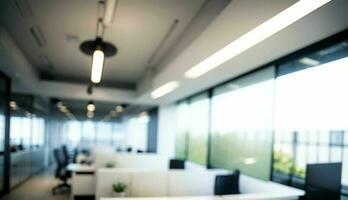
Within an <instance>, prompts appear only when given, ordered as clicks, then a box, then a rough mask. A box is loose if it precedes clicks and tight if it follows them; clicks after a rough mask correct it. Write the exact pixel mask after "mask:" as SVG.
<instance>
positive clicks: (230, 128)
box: [176, 30, 348, 193]
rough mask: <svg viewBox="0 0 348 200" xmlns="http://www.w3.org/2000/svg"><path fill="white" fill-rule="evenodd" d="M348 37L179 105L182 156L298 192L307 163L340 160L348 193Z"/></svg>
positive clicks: (319, 45)
mask: <svg viewBox="0 0 348 200" xmlns="http://www.w3.org/2000/svg"><path fill="white" fill-rule="evenodd" d="M347 38H348V30H347V31H344V32H342V33H338V34H336V35H335V36H332V37H330V38H328V39H326V40H324V41H321V42H319V43H317V44H314V45H312V46H310V47H307V48H305V49H303V50H300V51H299V52H296V53H294V54H291V55H289V56H286V57H284V58H281V59H279V60H277V61H274V62H272V63H270V64H269V65H268V66H265V67H262V68H260V69H258V70H254V71H253V72H249V73H247V74H244V75H242V76H240V77H237V78H235V79H233V80H231V81H229V82H225V83H223V84H220V85H218V86H216V87H213V88H210V89H208V90H207V92H206V94H209V95H205V96H204V95H203V97H202V96H201V97H199V96H193V97H190V98H188V99H185V100H183V101H180V102H179V103H178V104H177V117H178V119H177V122H178V130H177V135H176V157H178V158H183V159H188V160H190V161H194V162H196V163H198V164H202V165H206V166H207V167H214V168H225V169H240V170H241V171H242V173H244V174H247V175H250V176H253V177H256V178H260V179H263V180H273V181H276V182H280V183H283V184H287V185H292V186H295V187H299V188H303V187H304V184H305V183H304V176H305V172H306V165H307V164H310V163H327V162H342V163H343V168H342V169H343V172H342V185H343V188H344V190H343V193H346V192H347V193H348V190H347V189H348V188H347V186H348V40H347ZM202 99H203V101H202ZM203 102H205V103H203ZM198 124H199V125H198ZM201 136H202V138H207V140H200V137H201ZM202 141H204V142H202ZM198 144H199V145H198ZM204 145H206V146H205V147H203V146H204ZM195 150H197V151H199V153H198V152H195ZM197 155H199V156H197ZM203 155H207V160H204V159H201V158H202V157H204V156H203ZM197 158H198V159H197Z"/></svg>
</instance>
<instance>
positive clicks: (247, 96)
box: [210, 67, 274, 180]
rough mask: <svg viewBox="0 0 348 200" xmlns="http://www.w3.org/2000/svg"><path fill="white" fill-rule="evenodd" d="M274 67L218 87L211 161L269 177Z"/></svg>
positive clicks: (214, 109)
mask: <svg viewBox="0 0 348 200" xmlns="http://www.w3.org/2000/svg"><path fill="white" fill-rule="evenodd" d="M273 78H274V68H273V67H270V68H267V69H265V70H261V71H258V72H255V73H253V74H251V75H248V76H246V77H242V78H240V79H237V80H235V81H232V82H231V83H227V84H226V85H223V86H221V87H218V88H216V89H215V90H214V92H213V93H214V96H213V98H212V117H211V118H212V140H211V142H212V143H211V155H210V157H211V164H212V166H213V167H222V168H227V169H240V170H241V172H242V173H245V174H247V175H250V176H254V177H258V178H261V179H264V180H268V179H269V177H270V173H269V172H270V170H269V169H270V168H271V153H272V151H271V149H272V127H273V121H272V119H273V98H274V96H273V91H274V79H273Z"/></svg>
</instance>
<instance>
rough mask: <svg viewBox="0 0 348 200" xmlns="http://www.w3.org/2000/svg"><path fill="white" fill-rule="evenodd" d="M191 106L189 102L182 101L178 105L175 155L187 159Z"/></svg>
mask: <svg viewBox="0 0 348 200" xmlns="http://www.w3.org/2000/svg"><path fill="white" fill-rule="evenodd" d="M188 109H189V107H188V102H181V103H179V104H178V106H177V111H176V113H177V120H176V121H177V123H178V124H177V127H178V128H177V133H176V137H175V157H176V158H179V159H186V154H187V142H188V141H187V138H188V126H189V121H188V120H189V110H188Z"/></svg>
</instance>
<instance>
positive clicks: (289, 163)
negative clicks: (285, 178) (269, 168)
mask: <svg viewBox="0 0 348 200" xmlns="http://www.w3.org/2000/svg"><path fill="white" fill-rule="evenodd" d="M273 170H274V171H275V172H281V173H284V174H288V175H295V176H298V177H301V178H304V177H305V174H306V171H305V169H304V168H302V167H299V166H296V164H295V161H294V158H293V156H292V155H290V154H287V153H284V152H282V151H274V152H273Z"/></svg>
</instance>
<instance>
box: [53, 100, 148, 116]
mask: <svg viewBox="0 0 348 200" xmlns="http://www.w3.org/2000/svg"><path fill="white" fill-rule="evenodd" d="M57 102H62V103H63V105H64V106H66V107H67V108H68V109H69V111H70V112H71V113H72V114H73V115H74V117H75V118H76V119H77V120H80V121H85V120H88V118H87V104H88V103H89V101H87V100H76V99H52V105H53V107H52V110H51V111H52V113H53V114H54V115H55V116H58V117H66V115H65V114H64V113H63V112H61V111H59V108H58V106H55V105H57ZM93 104H94V105H95V108H96V109H95V111H94V112H93V113H94V116H93V118H92V120H95V121H101V120H104V121H117V120H121V119H122V118H123V117H129V116H133V115H136V116H137V115H139V114H140V113H141V112H145V111H148V110H149V109H151V108H152V107H151V106H144V105H136V104H132V105H129V104H124V103H121V102H118V103H117V102H115V103H111V102H103V101H93ZM117 106H122V108H123V110H122V112H116V107H117ZM113 112H114V113H113ZM106 117H107V118H106Z"/></svg>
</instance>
